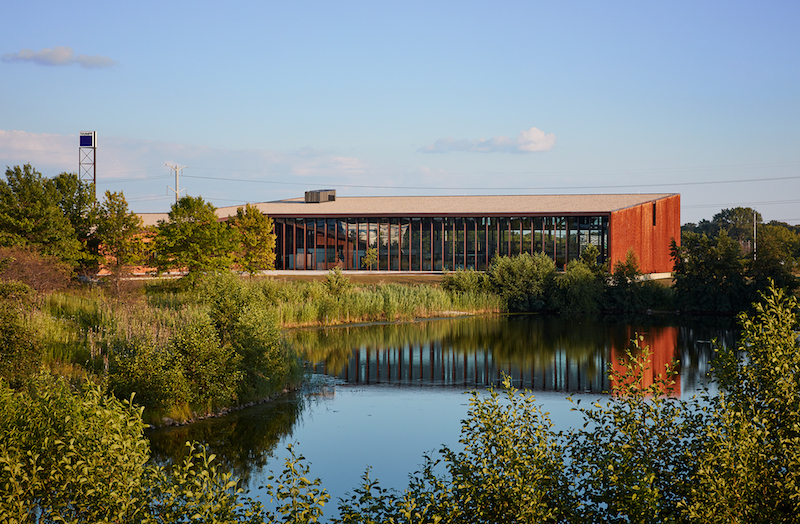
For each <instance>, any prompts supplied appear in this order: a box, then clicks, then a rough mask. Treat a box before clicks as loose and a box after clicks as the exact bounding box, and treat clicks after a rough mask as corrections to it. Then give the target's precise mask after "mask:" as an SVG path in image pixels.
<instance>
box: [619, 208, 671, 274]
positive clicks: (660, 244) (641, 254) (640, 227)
mask: <svg viewBox="0 0 800 524" xmlns="http://www.w3.org/2000/svg"><path fill="white" fill-rule="evenodd" d="M680 213H681V211H680V195H670V196H668V197H665V198H660V199H658V200H654V201H653V202H647V203H644V204H639V205H636V206H632V207H629V208H626V209H620V210H617V211H614V212H612V213H611V216H610V217H609V239H608V240H609V256H608V260H609V268H610V269H612V270H613V268H614V264H616V263H617V262H624V261H625V256H626V255H627V252H628V250H629V249H633V251H634V252H635V253H636V256H637V258H638V260H639V267H640V268H641V270H642V272H644V273H668V272H671V271H672V267H673V264H672V259H671V258H670V252H669V246H670V241H671V240H672V239H673V238H674V239H675V241H676V242H677V243H678V245H680V234H681V223H680Z"/></svg>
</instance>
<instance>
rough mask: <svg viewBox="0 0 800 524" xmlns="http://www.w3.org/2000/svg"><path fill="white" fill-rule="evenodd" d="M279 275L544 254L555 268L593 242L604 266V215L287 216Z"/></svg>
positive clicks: (457, 264)
mask: <svg viewBox="0 0 800 524" xmlns="http://www.w3.org/2000/svg"><path fill="white" fill-rule="evenodd" d="M273 220H274V224H275V229H274V231H275V234H276V236H277V241H276V262H275V269H299V270H308V269H315V270H329V269H333V268H335V267H338V268H341V269H345V270H355V269H370V268H368V267H367V266H366V263H365V256H366V255H367V252H368V250H370V249H371V250H372V251H371V252H372V253H374V254H375V256H376V259H375V262H374V263H373V265H372V266H371V269H373V270H384V271H385V270H388V271H442V270H449V271H453V270H456V269H477V270H479V271H482V270H485V269H486V268H487V267H488V266H489V263H490V262H491V260H492V258H493V257H495V256H504V255H508V256H514V255H518V254H520V253H530V254H534V253H536V252H543V253H546V254H547V255H548V256H550V257H551V258H552V259H553V260H554V261H555V263H556V266H557V267H558V268H563V267H564V266H565V265H566V263H568V262H569V261H570V260H574V259H577V258H579V257H580V254H581V252H582V251H583V249H584V248H585V247H586V246H588V245H590V244H592V245H594V246H596V247H597V249H598V250H599V252H600V257H601V260H600V262H604V261H605V259H606V253H607V251H608V217H607V216H563V215H562V216H516V217H510V216H509V217H452V216H444V217H436V216H428V217H413V216H410V217H348V218H283V217H273Z"/></svg>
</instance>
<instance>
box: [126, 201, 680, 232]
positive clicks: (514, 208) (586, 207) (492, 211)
mask: <svg viewBox="0 0 800 524" xmlns="http://www.w3.org/2000/svg"><path fill="white" fill-rule="evenodd" d="M677 195H678V193H645V194H601V195H472V196H377V197H336V200H334V201H333V202H320V203H306V201H305V199H304V198H303V197H300V198H292V199H288V200H276V201H273V202H260V203H256V204H252V205H254V206H255V207H256V208H258V210H259V211H261V212H262V213H264V214H266V215H268V216H270V217H277V218H282V217H291V218H293V217H297V218H304V217H382V216H392V217H425V216H523V215H528V216H530V215H548V216H549V215H608V214H610V213H612V212H614V211H617V210H620V209H625V208H629V207H634V206H638V205H641V204H646V203H648V202H655V201H657V200H661V199H664V198H668V197H672V196H677ZM240 207H244V204H242V205H238V206H227V207H220V208H217V216H219V217H220V218H226V217H228V216H232V215H235V214H236V210H237V209H238V208H240ZM139 216H140V217H142V220H143V222H144V225H145V226H148V225H156V224H157V223H158V221H159V220H167V219H168V218H169V216H168V214H167V213H140V214H139Z"/></svg>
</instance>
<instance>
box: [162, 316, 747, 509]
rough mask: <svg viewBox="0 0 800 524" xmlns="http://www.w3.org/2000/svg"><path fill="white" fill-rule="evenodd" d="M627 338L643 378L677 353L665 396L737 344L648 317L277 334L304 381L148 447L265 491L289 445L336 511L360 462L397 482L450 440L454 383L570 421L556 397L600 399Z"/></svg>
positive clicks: (454, 440) (461, 407) (701, 381)
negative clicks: (493, 390)
mask: <svg viewBox="0 0 800 524" xmlns="http://www.w3.org/2000/svg"><path fill="white" fill-rule="evenodd" d="M637 335H640V336H642V337H643V341H642V342H640V345H641V346H642V347H644V346H649V347H650V349H651V350H652V352H653V355H652V363H651V372H650V373H651V374H650V376H649V379H650V380H652V377H653V373H658V372H661V371H662V370H663V369H664V366H665V365H667V364H668V363H670V362H672V361H673V360H677V361H678V368H677V371H678V375H677V376H676V384H675V390H674V393H673V394H674V395H676V396H681V397H683V398H688V397H691V396H692V395H693V394H695V392H697V391H698V390H699V389H701V388H702V387H703V386H704V385H705V384H706V382H707V376H708V371H709V368H710V361H711V359H712V357H713V347H712V344H711V341H712V340H716V341H717V343H718V344H719V345H724V346H731V345H733V344H735V341H736V331H735V330H734V329H733V325H732V323H728V322H717V323H716V324H709V323H705V324H700V323H697V322H691V321H688V320H686V319H683V320H681V323H677V322H676V321H675V319H672V318H656V317H652V318H650V317H648V319H647V320H646V321H641V322H636V323H629V322H618V321H602V320H589V319H564V318H554V317H543V316H497V317H468V318H456V319H452V318H450V319H433V320H426V321H421V322H414V323H406V324H379V325H369V326H349V327H340V328H325V329H307V330H296V331H292V332H289V333H287V338H288V339H289V340H290V341H291V342H292V343H293V344H294V345H295V347H297V348H299V349H300V350H301V351H302V352H303V353H304V354H305V355H306V358H307V360H308V361H309V369H310V371H311V372H312V373H313V374H312V384H313V387H310V388H308V389H307V390H306V391H301V392H294V393H290V394H288V395H285V396H283V397H282V398H280V399H278V400H276V401H274V402H270V403H267V404H263V405H260V406H256V407H253V408H249V409H246V410H243V411H239V412H236V413H232V414H230V415H228V416H225V417H221V418H218V419H212V420H206V421H201V422H198V423H195V424H192V425H190V426H184V427H180V428H165V429H161V430H157V431H154V432H152V433H151V434H150V435H149V436H150V440H151V445H152V449H153V454H154V457H155V459H156V460H159V461H171V460H177V459H178V458H179V457H180V456H181V454H182V453H183V451H184V449H185V448H184V445H183V444H184V442H186V441H187V440H189V441H199V442H204V443H206V444H207V445H208V447H209V448H210V449H211V452H213V453H215V454H216V455H217V457H218V460H220V461H221V462H222V463H224V464H225V465H226V466H227V467H229V468H231V469H232V470H233V471H234V472H235V474H236V475H238V476H239V477H240V478H242V479H243V480H244V481H245V483H246V484H247V487H248V488H249V489H250V490H251V496H255V497H259V496H260V497H263V496H264V495H263V491H262V490H259V486H261V485H263V484H265V483H266V477H267V476H269V474H270V471H274V472H275V473H279V472H280V471H281V470H282V467H283V460H284V458H285V457H286V456H287V452H286V445H287V444H294V445H295V451H296V452H297V453H299V454H302V455H303V456H304V457H305V458H306V460H307V462H308V463H310V465H311V471H310V476H311V477H312V478H313V477H320V478H321V479H322V481H323V486H324V487H325V488H326V489H327V490H328V492H329V493H330V494H331V495H332V502H331V503H329V505H330V506H333V507H335V505H336V504H335V502H336V499H337V498H338V497H342V496H344V495H345V494H346V493H347V492H352V489H353V488H354V487H356V486H357V485H358V483H359V479H360V477H361V475H362V474H363V473H364V471H365V468H366V467H367V465H369V466H370V467H371V468H372V469H371V472H370V475H371V477H372V478H378V479H380V481H381V486H382V487H385V488H397V489H401V490H402V489H403V488H404V487H405V485H406V483H407V480H408V474H409V473H412V472H414V471H416V470H417V469H418V466H419V465H420V464H421V463H422V461H423V455H424V454H425V453H428V454H430V453H432V452H435V451H436V450H438V449H439V448H441V446H442V445H443V444H444V445H447V446H450V447H451V448H458V439H459V432H460V427H461V423H460V421H461V420H462V419H463V418H465V416H466V414H467V410H468V407H469V400H470V397H469V394H467V393H465V392H467V391H470V390H478V391H485V389H486V387H488V386H492V385H497V384H498V383H499V382H500V381H501V380H502V376H503V374H506V375H509V376H510V377H511V378H512V380H513V383H514V385H515V386H516V387H518V388H520V389H528V390H531V391H532V392H533V394H534V395H535V396H536V399H537V403H539V404H541V405H542V406H543V407H544V409H545V410H546V411H548V412H549V413H550V416H551V418H552V419H553V421H554V423H555V425H556V427H557V428H558V429H568V428H569V427H571V426H573V425H576V424H578V423H580V422H581V419H580V416H579V415H578V414H576V413H575V412H572V411H571V410H570V408H571V407H572V404H571V403H570V402H569V401H568V400H566V397H567V396H568V395H572V396H573V397H580V398H583V399H585V401H588V400H595V399H597V398H599V397H602V396H603V392H604V391H608V390H609V389H610V388H611V387H613V384H611V383H609V379H608V377H607V374H606V373H605V370H606V369H607V368H608V366H609V365H613V364H614V363H615V362H617V360H618V359H619V358H620V357H621V356H622V355H623V354H624V352H625V349H626V348H630V347H631V339H633V338H635V337H636V336H637ZM262 500H263V499H262ZM263 502H265V503H268V502H269V501H268V500H263ZM331 509H333V508H331ZM328 514H330V510H326V515H328Z"/></svg>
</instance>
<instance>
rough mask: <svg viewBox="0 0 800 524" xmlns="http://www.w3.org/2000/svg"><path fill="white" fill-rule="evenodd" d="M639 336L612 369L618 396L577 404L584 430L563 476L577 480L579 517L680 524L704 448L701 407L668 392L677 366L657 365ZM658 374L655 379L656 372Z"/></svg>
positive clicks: (572, 438) (569, 440)
mask: <svg viewBox="0 0 800 524" xmlns="http://www.w3.org/2000/svg"><path fill="white" fill-rule="evenodd" d="M639 340H641V337H639V338H638V339H637V340H635V341H634V347H633V349H631V350H628V351H627V355H626V358H623V359H621V360H620V362H619V363H618V364H617V366H616V367H610V370H609V376H610V381H611V383H612V384H613V385H614V396H613V397H612V398H611V399H610V400H609V401H608V403H607V404H605V405H603V404H601V403H594V404H593V405H592V406H591V407H588V408H582V407H580V400H578V401H577V402H576V409H578V411H580V412H581V413H582V415H583V418H584V421H585V423H584V426H583V429H577V430H572V431H571V432H570V433H569V434H568V435H567V436H566V440H565V442H564V444H563V445H564V447H565V448H566V449H568V458H567V459H566V460H565V472H564V474H565V475H566V476H567V477H568V478H570V479H571V482H572V483H573V486H572V491H571V496H572V497H574V501H573V507H574V508H575V510H574V514H573V515H574V516H573V517H572V520H573V521H580V522H650V521H655V522H676V521H681V520H682V519H681V511H680V507H679V505H680V503H681V502H682V501H683V500H685V498H686V497H687V496H688V495H689V486H690V485H691V480H692V476H693V474H694V472H695V468H696V465H695V457H696V455H697V454H698V453H699V452H700V451H701V450H702V447H703V438H702V437H703V433H702V428H703V424H704V419H703V416H702V410H701V409H700V408H699V407H698V406H697V405H694V404H691V403H688V402H684V401H681V400H680V399H676V398H672V397H669V396H665V395H666V394H668V393H671V391H672V385H673V383H674V381H673V379H672V376H673V374H674V371H673V369H672V368H673V367H674V366H675V364H676V363H673V365H672V366H669V365H668V366H667V367H666V368H665V369H663V370H660V371H659V370H651V369H650V364H649V363H650V361H651V352H650V351H649V349H648V348H640V347H639V344H638V343H639ZM651 375H653V378H652V381H651V380H650V379H649V377H650V376H651Z"/></svg>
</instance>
